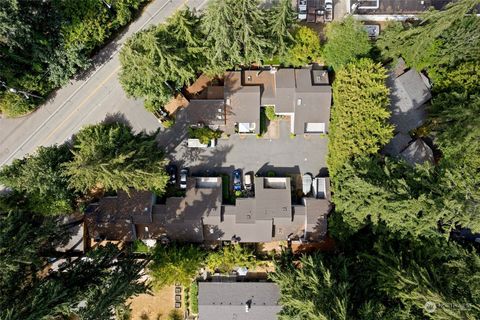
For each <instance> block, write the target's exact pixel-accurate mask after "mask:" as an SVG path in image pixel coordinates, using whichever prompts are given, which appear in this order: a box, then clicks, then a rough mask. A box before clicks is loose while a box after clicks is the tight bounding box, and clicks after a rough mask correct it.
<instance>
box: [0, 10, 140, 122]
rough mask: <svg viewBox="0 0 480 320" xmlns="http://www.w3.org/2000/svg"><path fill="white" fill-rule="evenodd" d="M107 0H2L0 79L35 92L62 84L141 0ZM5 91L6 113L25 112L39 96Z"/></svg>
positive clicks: (0, 101)
mask: <svg viewBox="0 0 480 320" xmlns="http://www.w3.org/2000/svg"><path fill="white" fill-rule="evenodd" d="M109 2H110V3H109V6H107V5H106V3H107V2H105V1H99V0H82V1H64V0H52V1H28V0H5V1H3V0H2V5H1V6H0V60H1V61H2V63H1V64H0V75H1V78H0V81H3V82H5V83H6V85H7V86H8V87H10V88H15V89H17V90H22V91H25V92H29V93H32V94H35V95H38V96H41V97H46V96H47V95H48V94H49V93H50V92H51V91H52V90H53V89H55V88H57V87H59V86H61V85H63V84H65V82H66V81H67V80H68V79H69V78H70V77H71V76H72V75H73V74H74V73H75V72H76V71H77V70H79V69H83V68H85V67H86V66H87V65H88V59H89V58H90V55H91V53H92V52H93V51H94V50H95V49H97V48H98V47H99V46H101V45H102V44H103V43H104V42H105V41H106V40H107V39H108V38H109V37H111V36H112V34H113V33H114V32H115V31H116V30H118V29H119V28H120V27H121V26H124V25H126V24H127V23H128V22H129V21H130V20H131V18H132V16H133V12H134V11H135V10H136V9H138V7H139V6H140V5H141V4H142V3H143V2H145V1H144V0H116V1H109ZM0 89H1V90H3V89H4V88H2V87H0ZM8 92H9V91H0V112H2V113H3V114H5V115H7V116H12V117H13V116H19V115H22V114H25V113H27V112H29V111H31V110H33V109H34V108H35V106H36V105H37V104H38V103H40V102H41V99H37V98H32V96H30V98H29V99H26V98H25V96H24V95H23V94H17V93H14V94H12V93H8ZM12 95H14V96H15V97H13V96H12Z"/></svg>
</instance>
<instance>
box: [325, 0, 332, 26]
mask: <svg viewBox="0 0 480 320" xmlns="http://www.w3.org/2000/svg"><path fill="white" fill-rule="evenodd" d="M332 20H333V0H325V21H327V22H329V21H332Z"/></svg>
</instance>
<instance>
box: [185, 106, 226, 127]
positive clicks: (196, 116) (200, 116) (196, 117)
mask: <svg viewBox="0 0 480 320" xmlns="http://www.w3.org/2000/svg"><path fill="white" fill-rule="evenodd" d="M184 110H185V116H186V118H187V121H188V122H189V123H191V124H197V123H203V124H205V125H207V126H217V127H221V126H224V125H225V124H226V115H225V101H224V100H223V99H220V100H191V101H190V103H189V105H188V107H187V108H184Z"/></svg>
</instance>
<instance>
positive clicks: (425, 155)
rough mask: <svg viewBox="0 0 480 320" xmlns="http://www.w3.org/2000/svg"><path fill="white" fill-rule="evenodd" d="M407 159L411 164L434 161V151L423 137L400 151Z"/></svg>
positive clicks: (401, 155)
mask: <svg viewBox="0 0 480 320" xmlns="http://www.w3.org/2000/svg"><path fill="white" fill-rule="evenodd" d="M400 157H402V158H403V159H404V160H405V161H407V162H408V163H410V164H411V165H415V164H423V163H425V162H427V161H428V162H431V163H433V161H434V158H433V151H432V149H431V148H430V147H429V146H428V145H427V144H426V143H425V141H423V140H422V139H417V140H415V141H414V142H412V143H410V145H409V146H408V147H407V148H406V149H405V150H403V151H402V153H400Z"/></svg>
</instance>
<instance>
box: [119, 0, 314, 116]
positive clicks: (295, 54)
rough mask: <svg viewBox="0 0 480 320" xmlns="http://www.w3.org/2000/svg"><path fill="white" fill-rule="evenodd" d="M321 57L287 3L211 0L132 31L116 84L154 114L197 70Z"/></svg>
mask: <svg viewBox="0 0 480 320" xmlns="http://www.w3.org/2000/svg"><path fill="white" fill-rule="evenodd" d="M272 17H273V18H272ZM320 57H321V46H320V38H319V35H318V33H316V32H315V31H314V30H312V29H310V28H308V27H305V26H304V27H299V25H298V23H297V21H296V17H295V12H294V9H293V8H292V6H291V2H290V1H288V0H279V1H275V2H273V6H272V7H271V8H269V9H265V8H261V7H260V1H258V0H241V1H236V0H210V1H209V2H208V4H207V6H206V8H205V9H204V10H203V11H202V12H201V13H198V12H192V11H191V10H190V9H188V8H186V9H182V10H180V11H177V12H176V13H175V14H174V15H173V16H171V17H170V18H169V19H167V21H166V22H165V23H164V24H160V25H158V26H154V27H151V28H149V29H147V30H145V31H142V32H139V33H136V34H134V35H133V36H132V37H131V38H130V39H129V40H128V41H127V42H126V44H125V46H124V47H123V48H122V51H121V52H120V61H121V64H122V70H121V72H120V83H121V84H122V86H123V88H124V90H125V92H126V93H127V95H129V96H131V97H135V98H144V99H145V108H147V110H149V111H152V112H154V111H156V110H159V109H161V108H162V107H163V106H164V105H165V104H166V103H167V102H168V101H169V100H170V99H171V98H172V97H173V96H174V95H175V94H176V93H178V92H179V91H181V89H182V88H183V87H185V86H188V85H190V84H191V83H192V82H193V81H194V80H195V79H196V78H197V77H198V76H199V75H200V74H201V73H206V74H208V75H211V76H217V75H222V74H223V73H224V72H225V71H226V70H229V69H234V68H238V67H242V66H243V67H245V66H250V65H251V64H257V65H262V64H265V65H270V64H271V63H274V64H281V65H285V66H302V65H306V64H307V63H310V62H312V61H318V60H319V59H320Z"/></svg>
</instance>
